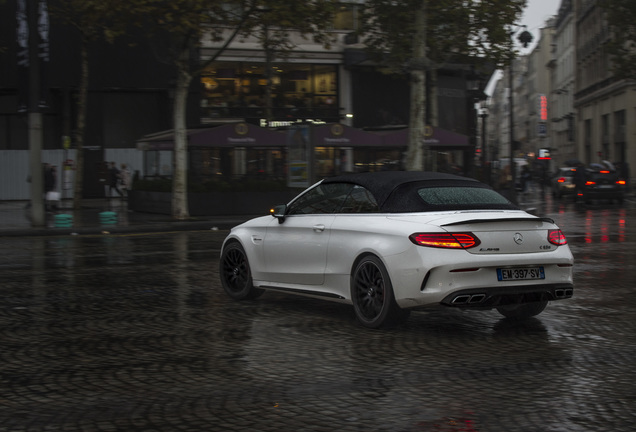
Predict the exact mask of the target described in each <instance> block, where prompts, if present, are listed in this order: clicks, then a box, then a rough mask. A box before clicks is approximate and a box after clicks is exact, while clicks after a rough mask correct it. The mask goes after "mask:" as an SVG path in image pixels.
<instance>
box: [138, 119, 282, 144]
mask: <svg viewBox="0 0 636 432" xmlns="http://www.w3.org/2000/svg"><path fill="white" fill-rule="evenodd" d="M187 135H188V147H285V146H286V141H285V139H286V136H285V134H284V133H282V132H277V131H271V130H269V129H263V128H260V127H258V126H254V125H251V124H248V123H233V124H227V125H223V126H217V127H213V128H205V129H188V131H187ZM137 149H138V150H172V149H174V131H173V130H168V131H163V132H157V133H153V134H148V135H145V136H143V137H142V138H141V139H139V140H137Z"/></svg>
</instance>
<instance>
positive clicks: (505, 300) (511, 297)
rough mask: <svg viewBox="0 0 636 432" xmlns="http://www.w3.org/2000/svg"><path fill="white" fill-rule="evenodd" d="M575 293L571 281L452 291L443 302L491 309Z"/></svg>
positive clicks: (448, 304) (564, 297) (563, 296)
mask: <svg viewBox="0 0 636 432" xmlns="http://www.w3.org/2000/svg"><path fill="white" fill-rule="evenodd" d="M573 294H574V285H573V284H569V283H557V284H546V285H526V286H515V287H492V288H473V289H465V290H459V291H455V292H452V293H450V294H448V295H447V296H446V297H444V299H443V300H442V301H441V304H442V305H445V306H451V307H459V308H465V309H490V308H493V307H498V306H504V305H510V304H521V303H531V302H536V301H552V300H563V299H567V298H571V297H572V295H573Z"/></svg>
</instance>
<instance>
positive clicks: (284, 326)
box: [0, 207, 636, 432]
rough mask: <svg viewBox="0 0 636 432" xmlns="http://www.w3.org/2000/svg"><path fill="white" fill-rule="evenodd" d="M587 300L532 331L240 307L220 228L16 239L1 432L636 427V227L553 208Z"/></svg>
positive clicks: (490, 316) (492, 321) (301, 307)
mask: <svg viewBox="0 0 636 432" xmlns="http://www.w3.org/2000/svg"><path fill="white" fill-rule="evenodd" d="M543 211H548V212H551V214H550V216H552V217H554V218H555V219H557V221H558V222H559V223H560V224H561V226H562V228H564V229H565V231H566V234H567V235H568V237H569V239H570V244H571V247H572V250H573V252H574V254H575V259H576V266H575V277H576V289H575V296H574V298H573V299H571V300H564V301H560V302H553V303H552V304H550V305H549V306H548V308H547V309H546V311H545V312H544V313H543V314H541V315H540V316H539V317H537V318H535V319H532V320H530V321H528V322H526V323H516V322H511V321H508V320H503V319H501V317H500V316H499V315H498V313H497V312H494V311H492V312H491V311H486V312H466V313H461V312H458V311H454V310H448V309H442V310H433V311H430V312H417V313H413V314H412V315H411V318H410V319H409V321H408V322H407V323H406V324H404V325H403V326H401V327H398V328H395V329H392V330H388V331H372V330H367V329H365V328H363V327H361V326H360V325H358V324H357V323H356V321H355V318H354V315H353V312H352V310H351V308H350V307H347V306H345V305H339V304H335V303H328V302H324V301H320V300H313V299H308V298H302V297H292V296H285V295H282V294H274V293H266V294H265V295H263V296H262V297H260V298H259V299H258V300H255V301H250V302H235V301H231V300H229V299H228V298H227V297H226V296H225V295H224V293H223V292H222V289H221V288H220V285H219V282H218V273H217V266H218V255H219V247H220V242H221V239H222V238H223V237H224V235H225V234H226V233H225V232H223V231H216V232H210V231H206V232H189V233H186V232H180V233H170V234H152V235H121V236H76V237H70V236H68V237H33V238H11V239H3V240H2V242H0V275H1V276H2V280H1V281H0V295H1V298H2V303H1V304H0V431H48V430H52V431H53V430H55V431H57V430H59V431H87V432H89V431H481V432H490V431H494V432H496V431H506V432H507V431H537V432H545V431H559V432H560V431H633V430H635V429H636V413H635V410H636V384H635V383H636V372H635V370H634V358H636V296H634V291H635V290H636V288H635V286H634V274H635V273H634V262H636V260H635V259H634V258H635V255H636V228H635V227H636V220H635V218H634V215H633V210H630V209H629V208H619V207H617V208H610V209H601V208H597V209H594V208H592V209H589V208H586V209H583V210H576V209H573V208H569V207H568V208H565V209H561V208H557V207H554V208H549V209H543Z"/></svg>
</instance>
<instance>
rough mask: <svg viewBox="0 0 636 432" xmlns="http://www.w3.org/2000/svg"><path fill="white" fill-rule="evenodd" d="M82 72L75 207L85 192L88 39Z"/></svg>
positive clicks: (74, 193) (82, 60)
mask: <svg viewBox="0 0 636 432" xmlns="http://www.w3.org/2000/svg"><path fill="white" fill-rule="evenodd" d="M80 56H81V74H80V86H79V95H78V98H77V130H76V132H75V149H76V153H75V182H74V191H73V209H75V210H79V209H80V207H81V206H82V195H83V194H84V131H85V129H86V101H87V97H88V41H87V40H86V38H85V37H84V36H82V40H81V52H80Z"/></svg>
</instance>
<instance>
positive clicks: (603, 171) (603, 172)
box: [599, 170, 610, 174]
mask: <svg viewBox="0 0 636 432" xmlns="http://www.w3.org/2000/svg"><path fill="white" fill-rule="evenodd" d="M599 172H600V173H601V174H609V173H610V172H609V171H605V170H602V171H599Z"/></svg>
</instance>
